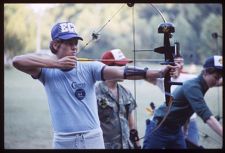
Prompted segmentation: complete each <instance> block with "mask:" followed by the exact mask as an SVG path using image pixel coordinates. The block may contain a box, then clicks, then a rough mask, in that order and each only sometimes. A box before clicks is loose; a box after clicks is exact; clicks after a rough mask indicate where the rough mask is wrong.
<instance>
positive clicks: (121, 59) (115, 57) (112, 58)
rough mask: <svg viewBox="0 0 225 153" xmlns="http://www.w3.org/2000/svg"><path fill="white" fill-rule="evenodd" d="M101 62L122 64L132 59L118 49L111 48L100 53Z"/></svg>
mask: <svg viewBox="0 0 225 153" xmlns="http://www.w3.org/2000/svg"><path fill="white" fill-rule="evenodd" d="M101 62H102V63H104V64H106V65H119V66H123V65H126V64H127V63H131V62H133V61H132V60H131V59H128V58H126V57H125V55H124V54H123V52H122V51H121V50H120V49H113V50H109V51H106V52H104V53H103V54H102V57H101Z"/></svg>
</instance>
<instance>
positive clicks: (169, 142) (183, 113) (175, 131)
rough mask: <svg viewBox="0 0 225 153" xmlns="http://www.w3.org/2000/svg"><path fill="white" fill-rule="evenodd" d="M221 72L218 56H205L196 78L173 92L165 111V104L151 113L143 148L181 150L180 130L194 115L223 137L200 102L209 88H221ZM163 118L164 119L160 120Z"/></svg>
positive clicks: (183, 146) (220, 127)
mask: <svg viewBox="0 0 225 153" xmlns="http://www.w3.org/2000/svg"><path fill="white" fill-rule="evenodd" d="M222 69H223V66H222V56H212V57H209V58H208V59H207V60H206V61H205V64H204V65H203V70H202V72H201V74H200V75H199V76H198V77H196V78H193V79H191V80H188V81H185V82H184V83H183V85H182V86H179V87H177V88H176V89H175V90H174V92H173V93H172V94H173V103H172V106H171V108H170V110H169V112H167V111H168V110H167V109H166V104H165V103H164V104H162V105H161V106H160V107H159V108H157V109H156V110H155V113H154V116H153V121H151V122H150V123H149V124H148V125H147V129H146V135H145V140H144V146H143V148H144V149H169V148H170V149H171V148H173V149H185V148H186V143H185V140H184V135H183V133H182V129H181V127H182V126H183V125H184V124H185V122H186V121H187V120H188V119H189V118H190V117H191V115H192V114H193V113H194V112H195V113H196V114H197V115H198V116H199V117H200V118H202V120H203V121H204V122H205V123H207V124H208V125H209V126H210V127H211V128H212V129H213V130H214V131H215V132H216V133H217V134H218V135H220V136H221V137H223V127H222V126H221V124H220V123H219V122H218V121H217V120H216V118H215V117H214V116H213V114H212V112H211V111H210V109H209V108H208V106H207V104H206V102H205V100H204V95H205V93H206V92H207V91H208V89H209V88H211V87H214V86H219V85H222ZM167 113H168V115H166V114H167ZM165 115H166V119H165V120H163V118H164V117H165ZM162 120H163V122H162ZM161 122H162V124H161ZM159 124H161V126H160V127H159V128H157V130H155V131H154V132H151V129H152V128H154V127H155V126H158V125H159Z"/></svg>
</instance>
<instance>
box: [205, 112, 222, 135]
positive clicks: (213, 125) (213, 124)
mask: <svg viewBox="0 0 225 153" xmlns="http://www.w3.org/2000/svg"><path fill="white" fill-rule="evenodd" d="M206 123H207V124H208V125H209V126H210V127H211V128H212V129H213V130H214V131H215V132H216V133H217V134H218V135H220V136H221V137H223V127H222V126H221V125H220V123H219V122H218V121H217V120H216V118H215V117H214V116H211V117H210V118H209V119H208V120H207V121H206Z"/></svg>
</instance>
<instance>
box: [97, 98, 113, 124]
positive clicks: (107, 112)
mask: <svg viewBox="0 0 225 153" xmlns="http://www.w3.org/2000/svg"><path fill="white" fill-rule="evenodd" d="M97 103H98V115H99V119H100V121H102V122H109V121H110V119H111V117H112V115H113V105H112V104H110V103H109V102H108V101H107V99H103V98H102V99H98V100H97Z"/></svg>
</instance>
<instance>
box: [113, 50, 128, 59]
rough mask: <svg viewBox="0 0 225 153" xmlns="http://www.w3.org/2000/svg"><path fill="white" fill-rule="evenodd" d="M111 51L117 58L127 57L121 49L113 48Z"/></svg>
mask: <svg viewBox="0 0 225 153" xmlns="http://www.w3.org/2000/svg"><path fill="white" fill-rule="evenodd" d="M111 53H112V54H113V57H114V59H115V60H121V59H124V58H126V57H125V56H124V54H123V53H122V51H121V50H120V49H114V50H111Z"/></svg>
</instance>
